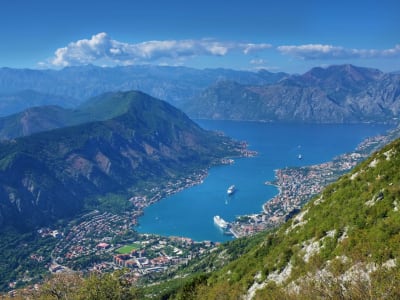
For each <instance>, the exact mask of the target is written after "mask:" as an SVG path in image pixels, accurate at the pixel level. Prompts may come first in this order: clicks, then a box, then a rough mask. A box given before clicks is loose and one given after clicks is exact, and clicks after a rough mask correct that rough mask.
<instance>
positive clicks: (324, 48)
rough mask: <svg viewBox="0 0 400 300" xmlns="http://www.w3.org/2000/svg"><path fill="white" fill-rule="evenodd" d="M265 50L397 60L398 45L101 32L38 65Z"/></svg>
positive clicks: (255, 57)
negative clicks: (150, 37) (139, 38)
mask: <svg viewBox="0 0 400 300" xmlns="http://www.w3.org/2000/svg"><path fill="white" fill-rule="evenodd" d="M266 51H274V52H276V53H278V54H280V55H289V56H292V57H294V58H297V59H302V60H336V59H370V58H388V59H390V58H400V44H399V45H396V46H395V47H393V48H391V49H384V50H376V49H350V48H345V47H341V46H334V45H323V44H304V45H282V46H272V45H271V44H269V43H240V42H223V41H217V40H214V39H200V40H196V39H187V40H162V41H157V40H154V41H145V42H141V43H126V42H121V41H117V40H114V39H112V38H111V37H110V36H109V35H108V34H107V33H105V32H101V33H98V34H96V35H93V36H92V37H91V38H90V39H82V40H78V41H75V42H71V43H69V44H68V45H67V46H66V47H62V48H59V49H57V50H56V51H55V53H54V57H52V58H49V59H48V60H47V61H46V62H41V63H39V65H40V66H42V67H56V68H57V67H67V66H79V65H87V64H97V65H103V66H115V65H134V64H143V63H156V64H162V63H166V62H167V63H169V64H170V63H182V62H183V61H184V60H186V59H188V58H192V57H201V56H208V57H211V56H214V57H222V56H227V55H229V54H233V53H235V54H236V55H242V56H247V55H252V57H250V58H249V59H248V60H249V64H250V65H254V64H255V63H257V64H260V63H259V62H263V61H265V59H263V58H260V56H261V55H263V56H264V57H265V56H266Z"/></svg>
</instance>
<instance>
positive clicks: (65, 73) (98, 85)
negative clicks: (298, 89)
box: [0, 65, 287, 116]
mask: <svg viewBox="0 0 400 300" xmlns="http://www.w3.org/2000/svg"><path fill="white" fill-rule="evenodd" d="M286 76H287V74H285V73H271V72H268V71H266V70H261V71H259V72H251V71H236V70H229V69H203V70H199V69H193V68H186V67H164V66H151V65H138V66H126V67H122V66H121V67H112V68H103V67H97V66H93V65H87V66H82V67H67V68H64V69H61V70H30V69H11V68H0V108H3V111H4V112H0V116H5V115H7V114H11V113H16V112H20V111H22V110H23V109H26V108H28V107H31V106H41V105H58V106H63V107H73V106H76V105H78V104H80V103H82V102H84V101H86V100H87V99H89V98H91V97H94V96H98V95H101V94H103V93H105V92H118V91H130V90H141V91H143V92H145V93H147V94H150V95H151V96H153V97H156V98H159V99H163V100H166V101H168V102H170V103H172V104H174V105H176V106H180V104H181V103H182V102H183V101H185V100H186V99H189V98H192V97H194V96H195V95H197V94H198V93H200V92H201V91H202V90H203V89H205V88H207V87H208V86H210V85H212V84H215V83H216V82H218V81H221V80H233V81H237V82H240V83H244V84H256V85H258V84H268V83H272V82H275V81H278V80H280V79H282V78H284V77H286ZM24 91H30V92H31V93H32V94H31V95H29V93H26V92H24ZM33 92H34V93H33ZM21 93H24V94H23V96H24V97H23V98H22V100H23V101H18V102H19V103H12V102H10V101H8V100H9V99H10V98H18V97H19V98H21V95H20V94H21ZM35 94H43V95H51V96H52V98H53V101H52V102H51V101H47V100H46V101H44V100H45V99H44V100H43V101H41V102H38V101H36V102H34V103H31V102H32V100H31V99H32V98H33V97H36V96H35ZM1 95H3V96H1ZM36 98H37V97H36ZM60 99H64V101H60ZM48 100H49V99H48ZM14 102H15V101H14ZM32 104H33V105H32Z"/></svg>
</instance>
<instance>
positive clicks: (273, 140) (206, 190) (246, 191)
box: [136, 120, 391, 242]
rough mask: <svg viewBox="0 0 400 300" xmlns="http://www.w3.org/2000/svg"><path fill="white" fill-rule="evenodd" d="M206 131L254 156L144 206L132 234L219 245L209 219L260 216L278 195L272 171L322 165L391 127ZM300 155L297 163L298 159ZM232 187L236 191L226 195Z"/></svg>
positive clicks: (241, 125) (225, 125) (229, 124)
mask: <svg viewBox="0 0 400 300" xmlns="http://www.w3.org/2000/svg"><path fill="white" fill-rule="evenodd" d="M197 122H198V124H199V125H200V126H202V127H203V128H205V129H208V130H218V131H223V132H224V133H225V134H226V135H228V136H230V137H232V138H234V139H237V140H241V141H246V142H247V143H248V145H249V149H250V150H255V151H257V152H258V155H257V156H255V157H250V158H238V159H235V162H234V164H232V165H223V166H217V167H213V168H211V169H210V170H209V175H208V176H207V178H206V179H205V180H204V182H203V183H202V184H199V185H196V186H193V187H191V188H188V189H185V190H183V191H181V192H179V193H177V194H174V195H171V196H169V197H167V198H165V199H162V200H160V201H159V202H157V203H155V204H153V205H151V206H149V207H147V208H146V209H145V210H144V215H143V216H142V217H140V218H139V225H138V226H137V228H136V230H137V231H138V232H140V233H152V234H159V235H163V236H183V237H189V238H192V239H194V240H196V241H202V240H210V241H214V242H223V241H227V240H231V239H232V237H231V236H226V235H223V233H222V232H221V230H220V229H219V228H218V227H217V226H216V225H215V224H214V221H213V217H214V216H215V215H219V216H221V217H222V218H223V219H225V220H227V221H233V220H234V219H235V217H236V216H239V215H244V214H253V213H259V212H260V211H261V210H262V204H264V203H265V202H267V201H268V200H269V199H271V198H272V197H274V196H275V195H276V194H277V192H278V191H277V189H276V188H275V187H273V186H268V185H265V184H264V183H265V181H267V180H268V181H271V180H273V179H274V170H276V169H279V168H284V167H290V166H303V165H311V164H318V163H322V162H326V161H329V160H331V159H332V158H334V157H335V156H338V155H340V154H343V153H345V152H350V151H352V150H354V149H355V148H356V146H357V145H358V144H359V143H360V142H362V141H363V140H364V139H366V138H367V137H371V136H375V135H378V134H382V133H385V132H386V131H387V130H388V129H390V128H391V127H390V126H388V125H372V124H351V125H348V124H346V125H343V124H322V125H321V124H318V125H316V124H275V123H262V122H242V121H211V120H198V121H197ZM299 155H301V159H299ZM232 184H234V185H235V186H236V188H237V191H236V192H235V193H234V194H233V195H232V196H228V195H227V193H226V191H227V189H228V187H229V186H230V185H232Z"/></svg>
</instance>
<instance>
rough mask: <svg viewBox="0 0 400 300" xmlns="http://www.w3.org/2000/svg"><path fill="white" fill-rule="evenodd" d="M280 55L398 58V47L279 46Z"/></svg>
mask: <svg viewBox="0 0 400 300" xmlns="http://www.w3.org/2000/svg"><path fill="white" fill-rule="evenodd" d="M277 50H278V51H279V52H281V53H282V54H288V55H292V56H294V57H298V58H301V59H306V60H313V59H352V58H400V45H396V46H395V47H394V48H391V49H384V50H376V49H347V48H344V47H338V46H332V45H321V44H308V45H299V46H279V47H277Z"/></svg>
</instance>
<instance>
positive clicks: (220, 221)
mask: <svg viewBox="0 0 400 300" xmlns="http://www.w3.org/2000/svg"><path fill="white" fill-rule="evenodd" d="M214 223H215V224H216V225H218V226H219V227H220V228H222V229H227V228H228V225H229V223H228V222H226V221H225V220H224V219H222V218H221V217H220V216H214Z"/></svg>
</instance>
